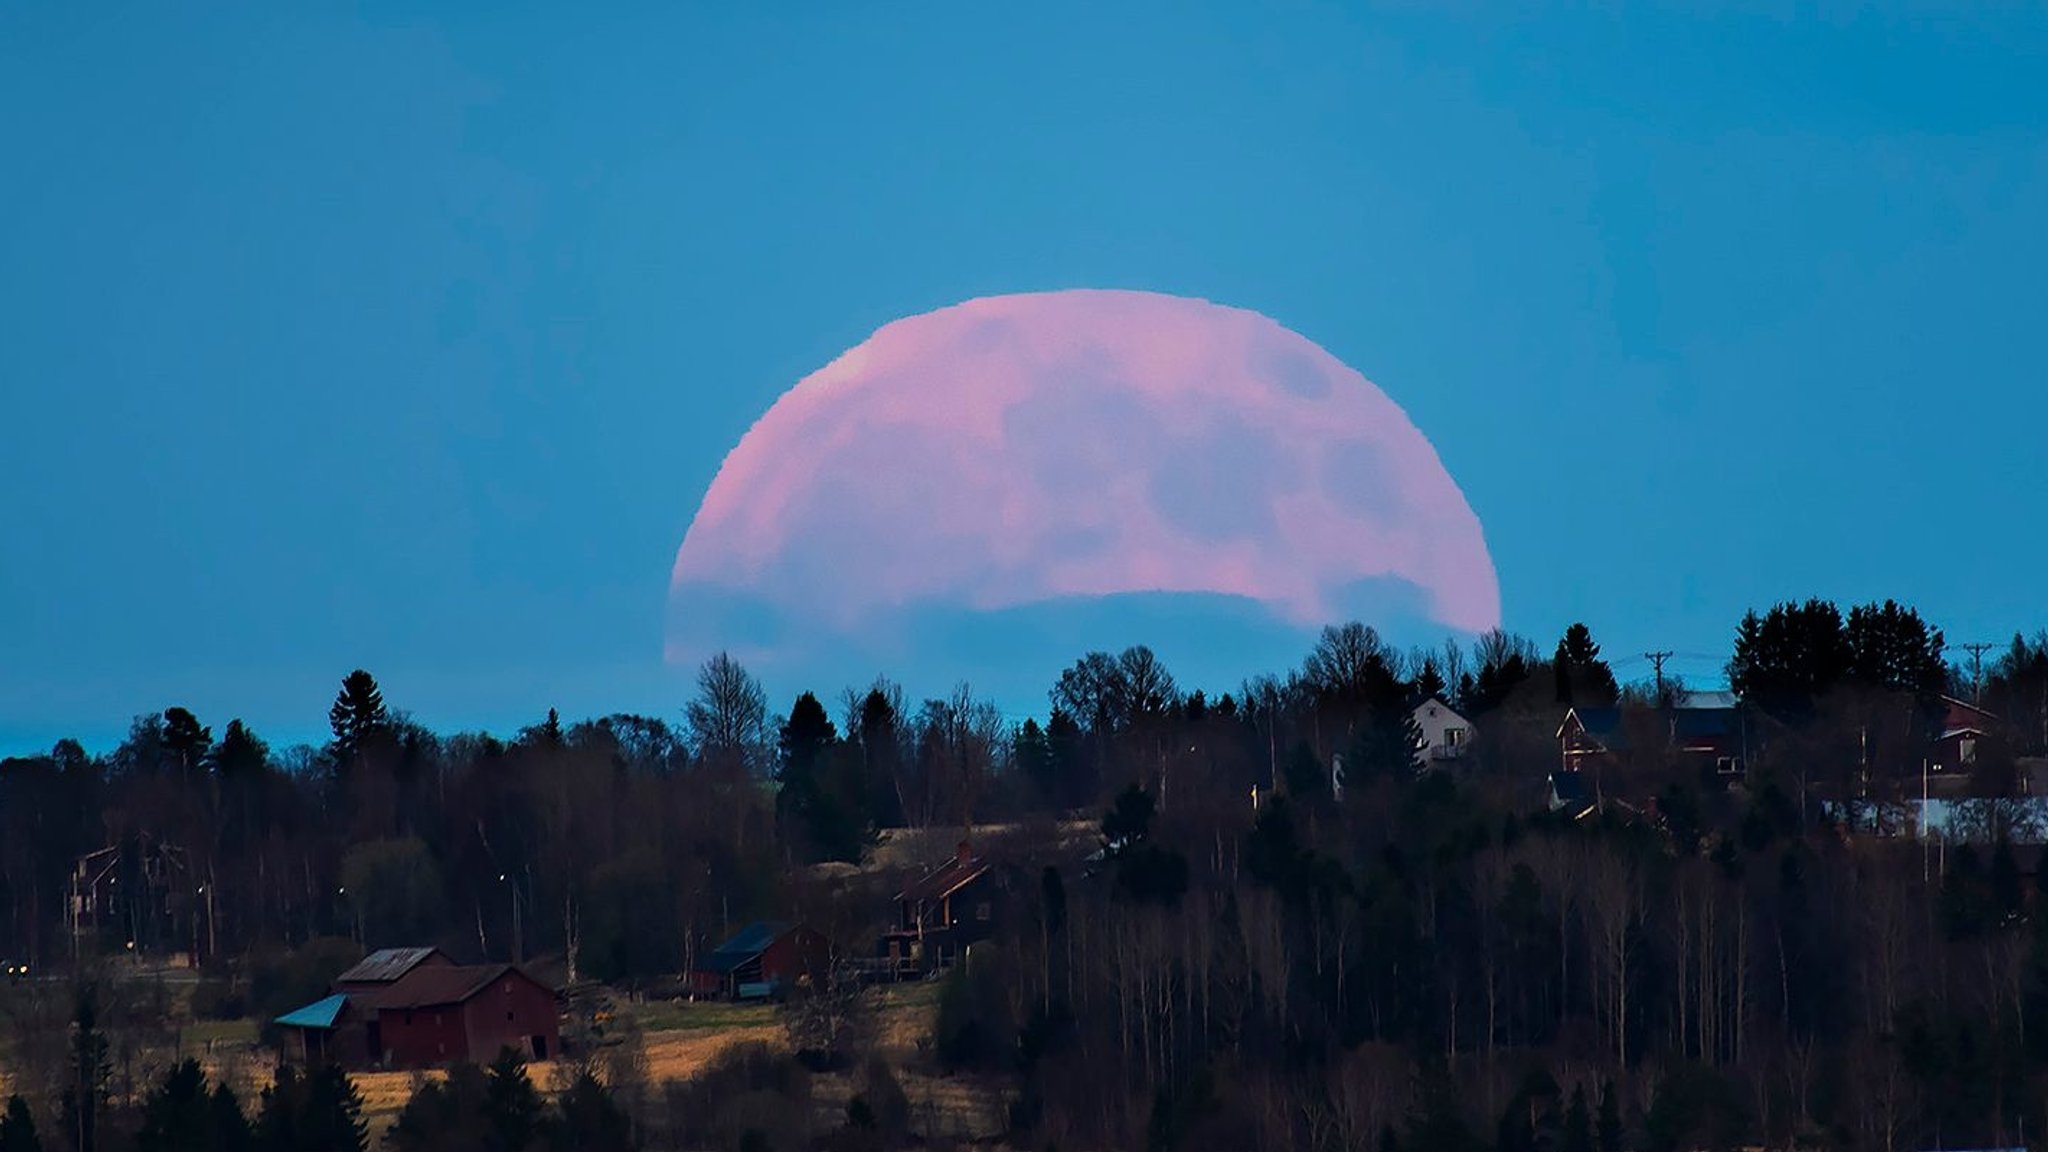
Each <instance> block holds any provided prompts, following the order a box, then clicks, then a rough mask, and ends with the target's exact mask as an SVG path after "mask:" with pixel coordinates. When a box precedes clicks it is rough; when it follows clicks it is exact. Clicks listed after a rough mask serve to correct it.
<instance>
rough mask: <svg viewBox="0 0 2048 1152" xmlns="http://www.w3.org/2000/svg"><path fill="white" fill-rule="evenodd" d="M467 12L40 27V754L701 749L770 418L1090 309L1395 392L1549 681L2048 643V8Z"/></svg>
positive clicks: (2, 30) (32, 297)
mask: <svg viewBox="0 0 2048 1152" xmlns="http://www.w3.org/2000/svg"><path fill="white" fill-rule="evenodd" d="M421 7H422V6H418V5H368V6H362V7H359V8H356V9H354V10H352V11H343V10H341V9H340V8H339V7H334V8H318V7H315V6H298V5H289V6H279V5H255V4H251V5H246V6H241V7H239V8H237V7H236V6H233V5H218V6H209V11H208V12H206V13H204V14H200V15H195V14H192V13H189V12H174V11H173V10H170V9H165V8H162V7H154V8H150V7H135V8H116V7H106V8H96V7H92V6H78V5H60V4H37V5H15V6H10V7H9V8H7V9H5V10H0V751H9V750H19V749H21V748H27V747H38V746H47V744H48V743H49V742H50V741H51V740H52V739H54V738H56V737H57V736H59V735H63V734H67V733H75V734H78V735H81V736H84V737H86V738H87V739H88V743H89V744H104V743H105V742H106V741H107V740H108V739H110V738H111V737H113V736H114V735H116V734H118V732H119V730H120V729H122V728H123V727H125V724H126V721H127V718H128V717H129V716H130V715H132V714H135V713H139V712H144V711H150V710H156V709H161V708H163V707H165V706H167V705H171V704H183V705H187V706H190V707H192V708H194V709H195V710H196V711H198V712H199V713H200V715H201V717H202V718H203V719H205V720H208V721H210V722H212V723H214V724H216V725H219V724H223V723H225V721H226V719H227V718H228V717H229V716H231V715H241V716H244V717H246V718H248V719H249V720H250V721H251V722H252V723H254V724H255V725H256V726H257V727H258V729H259V731H264V732H267V733H269V734H271V735H272V736H273V738H276V739H279V740H289V739H297V738H307V737H312V736H316V735H317V734H318V733H319V732H320V730H321V728H322V726H323V723H324V716H325V709H326V704H327V702H328V701H329V700H330V699H331V697H332V695H333V692H334V686H335V684H336V683H337V682H338V680H339V679H340V677H341V676H342V674H344V673H345V672H347V671H348V670H349V669H350V668H353V667H356V666H358V665H360V666H364V667H368V668H370V669H371V670H372V671H373V672H375V673H376V674H377V675H378V676H379V677H380V679H382V680H383V681H384V683H385V687H386V694H387V696H388V697H389V698H390V699H391V701H392V702H393V703H394V704H395V705H397V706H400V707H404V708H408V709H410V710H411V711H413V712H414V713H415V714H416V715H417V716H418V717H419V718H420V719H422V720H423V721H426V722H428V723H430V724H433V725H435V726H437V727H444V728H453V727H466V726H489V727H492V728H495V729H498V730H501V731H502V730H507V729H510V728H512V727H515V726H517V725H518V724H520V723H524V722H527V721H529V720H530V719H531V718H532V717H534V716H536V715H538V714H539V713H541V712H543V711H544V710H545V709H546V708H547V707H548V706H549V705H551V704H553V705H558V706H559V707H561V709H562V710H563V712H564V714H565V715H570V716H580V715H585V714H589V713H592V712H598V711H609V710H637V711H644V712H650V713H655V714H660V715H665V716H669V717H671V718H673V717H674V716H675V715H676V714H677V711H678V709H679V708H680V706H681V704H682V702H683V700H684V698H685V697H686V695H687V692H688V684H687V675H686V674H685V673H684V672H682V671H678V670H673V669H665V668H663V667H662V665H661V663H660V651H661V640H662V611H663V604H664V591H665V585H666V579H667V574H668V567H669V564H670V562H671V560H672V559H673V556H674V553H675V549H676V546H677V544H678V543H679V542H680V541H681V538H682V534H683V531H684V529H685V528H686V527H687V525H688V522H689V518H690V515H691V513H692V511H693V510H694V508H695V505H696V502H697V500H698V499H699V498H700V497H701V495H702V494H703V492H704V490H705V487H706V486H707V485H708V483H709V482H710V479H711V477H712V475H713V473H714V472H715V470H716V468H717V466H718V463H719V461H720V459H721V458H722V457H723V455H724V453H725V452H726V450H727V449H728V448H729V447H730V446H731V445H732V444H733V443H734V442H735V441H736V440H737V439H738V437H739V436H740V434H741V433H742V432H744V431H745V430H746V428H747V427H748V425H749V424H750V423H751V422H752V420H753V419H754V418H755V417H756V416H757V415H758V414H759V413H760V412H761V411H762V410H764V409H765V408H766V407H767V406H768V405H769V404H770V403H771V402H772V401H773V400H774V398H775V397H776V396H777V395H778V394H779V393H780V392H781V391H782V390H783V389H784V388H786V387H787V386H788V385H790V384H791V383H793V382H794V381H795V380H796V379H797V378H799V377H800V376H802V375H803V374H805V373H806V372H809V371H811V370H812V369H815V368H816V367H818V366H820V365H822V364H823V363H825V362H826V361H828V360H829V359H831V357H832V356H834V355H835V354H836V353H838V352H839V351H840V350H842V349H844V348H846V347H848V346H850V345H852V344H854V343H856V342H858V341H859V340H861V339H862V338H864V337H865V336H866V335H867V334H868V333H869V332H871V331H872V330H873V329H874V328H876V327H878V326H879V325H881V324H883V323H886V322H887V321H889V320H891V319H894V318H896V317H898V316H902V315H906V314H910V313H915V312H922V311H926V310H929V309H932V308H936V307H940V306H943V305H946V304H950V303H954V302H956V301H959V300H962V299H966V298H969V297H973V296H978V295H985V294H989V293H996V292H1008V291H1024V290H1033V289H1047V288H1060V287H1076V286H1096V287H1125V288H1141V289H1149V290H1154V291H1162V292H1170V293H1175V294H1181V295H1190V296H1201V297H1206V298H1210V299H1214V300H1218V301H1220V302H1224V303H1229V304H1234V305H1239V306H1242V307H1247V308H1252V309H1255V310H1257V311H1259V312H1262V313H1265V314H1266V315H1269V316H1272V317H1273V318H1275V319H1277V320H1279V321H1280V322H1282V323H1283V324H1286V325H1287V326H1289V327H1291V328H1293V329H1294V330H1296V331H1298V332H1301V333H1302V334H1304V335H1306V336H1308V337H1309V338H1310V339H1313V340H1315V341H1317V342H1318V343H1320V344H1322V345H1323V346H1324V347H1326V348H1328V349H1329V350H1330V351H1331V352H1332V353H1334V354H1335V355H1336V356H1338V357H1339V358H1340V359H1342V360H1344V361H1345V362H1346V363H1348V364H1350V365H1352V366H1354V367H1356V368H1358V369H1359V370H1360V371H1362V372H1364V373H1365V374H1366V375H1367V376H1368V377H1371V378H1372V379H1373V380H1374V381H1376V382H1377V383H1378V384H1379V385H1380V386H1381V387H1382V388H1383V389H1385V390H1386V391H1387V392H1388V393H1389V394H1390V395H1392V396H1393V397H1394V399H1395V400H1396V401H1398V402H1399V403H1401V404H1402V405H1403V406H1404V407H1405V408H1406V409H1407V411H1408V412H1409V414H1410V416H1411V417H1412V418H1413V419H1414V420H1415V422H1416V424H1417V425H1418V426H1419V427H1420V428H1421V429H1422V430H1423V432H1424V433H1425V434H1426V435H1428V436H1429V437H1430V438H1431V439H1432V440H1433V441H1434V442H1435V443H1436V446H1437V448H1438V451H1439V452H1440V454H1441V455H1442V457H1443V459H1444V462H1445V464H1446V466H1447V467H1448V468H1449V469H1450V471H1451V473H1452V475H1453V476H1454V477H1456V478H1457V480H1458V481H1459V483H1460V484H1461V485H1462V486H1463V488H1464V490H1465V493H1466V496H1467V498H1468V499H1469V500H1470V502H1471V503H1472V505H1473V507H1474V509H1475V510H1476V511H1477V512H1478V514H1479V516H1480V519H1481V521H1482V522H1483V523H1484V524H1485V526H1486V529H1487V536H1488V541H1489V544H1490V546H1491V548H1492V550H1493V554H1494V559H1495V563H1496V565H1497V567H1498V568H1499V572H1500V579H1501V587H1502V596H1503V602H1504V610H1505V614H1506V617H1507V622H1508V625H1509V626H1510V627H1511V628H1513V629H1516V630H1519V631H1523V632H1526V633H1528V634H1530V635H1532V636H1535V637H1537V638H1538V639H1539V640H1540V641H1542V642H1543V643H1546V644H1548V643H1550V642H1551V641H1553V640H1554V638H1555V636H1556V635H1557V633H1558V632H1559V631H1561V630H1562V628H1563V626H1564V625H1565V624H1566V623H1568V622H1569V621H1571V620H1573V619H1579V618H1583V619H1586V620H1587V621H1589V622H1590V623H1591V624H1592V625H1593V627H1594V630H1595V633H1596V635H1597V636H1599V637H1600V638H1601V639H1602V640H1603V641H1605V642H1606V644H1607V647H1608V649H1609V651H1610V653H1611V654H1615V655H1620V654H1623V653H1628V652H1638V651H1641V650H1643V649H1646V648H1650V647H1657V648H1668V649H1676V650H1678V651H1680V652H1684V653H1701V654H1706V655H1707V656H1710V657H1712V658H1706V659H1702V658H1698V657H1693V658H1690V659H1691V663H1690V664H1688V663H1687V662H1686V660H1680V661H1678V662H1677V664H1676V666H1678V667H1679V668H1680V670H1681V671H1684V672H1687V673H1688V674H1693V675H1707V674H1710V673H1711V672H1712V671H1713V668H1714V665H1715V664H1716V663H1717V661H1718V654H1720V653H1723V652H1725V650H1726V648H1727V645H1728V639H1729V635H1730V633H1731V631H1732V628H1733V625H1734V622H1735V620H1736V619H1737V618H1738V617H1739V616H1740V614H1741V613H1742V611H1743V610H1744V609H1745V608H1747V607H1749V606H1751V605H1759V604H1764V603H1768V602H1770V601H1772V600H1775V599H1780V598H1785V597H1790V596H1806V595H1809V594H1818V595H1825V596H1833V597H1838V598H1842V599H1844V600H1852V599H1866V598H1871V597H1883V596H1897V597H1899V598H1901V599H1903V600H1906V601H1908V602H1911V603H1913V604H1916V605H1918V606H1919V607H1921V608H1922V609H1923V611H1925V612H1926V613H1927V614H1928V615H1929V616H1930V617H1932V618H1933V619H1934V620H1935V621H1936V622H1938V623H1940V624H1942V625H1943V626H1945V627H1946V628H1947V630H1948V633H1949V635H1950V637H1951V639H1953V640H1966V639H1980V638H1981V639H1987V640H1996V639H1998V638H2000V637H2002V636H2008V635H2010V633H2011V632H2013V631H2014V630H2015V629H2020V628H2024V629H2026V630H2028V631H2031V630H2033V629H2034V628H2037V627H2040V626H2043V625H2048V605H2044V604H2043V602H2042V601H2041V599H2040V598H2039V595H2038V588H2039V587H2040V584H2039V573H2040V572H2041V571H2042V570H2043V569H2044V566H2048V536H2044V535H2043V534H2042V533H2041V531H2040V529H2039V526H2038V524H2039V520H2040V517H2041V514H2040V512H2039V510H2038V505H2039V502H2040V499H2041V495H2042V493H2044V492H2048V462H2044V460H2043V455H2042V453H2041V451H2040V444H2041V429H2042V427H2043V418H2044V416H2048V398H2044V395H2043V390H2042V385H2043V382H2044V380H2043V378H2044V373H2043V369H2042V362H2043V356H2042V341H2043V337H2042V335H2041V333H2042V330H2043V328H2044V325H2043V324H2042V323H2041V318H2042V317H2043V316H2048V220H2044V215H2048V212H2044V207H2048V85H2043V84H2042V83H2041V82H2040V80H2039V77H2040V76H2041V75H2044V74H2048V10H2043V9H2039V8H2029V9H2021V8H2019V7H2017V6H2016V7H2015V8H2014V9H2012V10H2006V11H2000V12H1987V13H1982V14H1969V13H1966V12H1963V11H1961V9H1962V8H1963V7H1964V6H1959V5H1905V4H1901V5H1897V6H1891V7H1886V8H1847V7H1844V8H1841V9H1839V10H1833V9H1830V10H1828V11H1824V12H1821V13H1820V14H1818V15H1808V16H1803V17H1800V18H1798V19H1782V18H1779V17H1778V16H1775V15H1771V14H1768V13H1765V12H1763V11H1762V10H1760V9H1759V10H1754V11H1748V12H1744V11H1730V12H1728V13H1727V14H1723V15H1717V16H1714V17H1711V18H1708V17H1700V16H1695V15H1692V14H1689V13H1688V12H1687V11H1685V9H1690V8H1692V7H1696V6H1691V5H1684V6H1666V7H1664V8H1662V9H1659V8H1653V7H1650V6H1641V7H1637V6H1631V7H1630V9H1629V12H1628V14H1627V15H1625V16H1617V15H1612V14H1605V15H1595V14H1583V13H1582V14H1569V15H1567V14H1560V15H1557V16H1511V15H1508V14H1506V13H1505V12H1499V11H1497V9H1498V8H1505V6H1493V5H1441V6H1439V5H1395V6H1390V7H1387V8H1383V9H1373V8H1371V7H1369V6H1365V5H1305V4H1282V5H1267V6H1246V5H1216V6H1201V5H1184V4H1174V5H1167V4H1134V5H1115V6H1106V5H1096V4H1071V5H1069V4H1057V3H1050V4H1034V5H975V4H958V3H949V4H930V5H822V4H821V5H808V6H807V5H783V6H776V7H777V8H778V13H777V14H776V15H775V16H774V17H772V18H771V17H769V16H766V15H764V14H763V12H762V11H761V9H764V8H766V7H769V6H763V5H716V6H713V5H650V6H647V7H646V8H644V9H639V10H635V9H630V8H614V9H613V10H611V11H610V12H609V13H607V14H605V15H603V16H592V15H590V14H588V13H584V12H577V11H572V10H568V9H562V8H561V7H560V6H552V7H550V8H539V7H536V8H531V9H524V10H514V9H509V8H506V7H502V6H484V5H477V6H473V7H453V6H451V7H445V8H443V9H441V10H440V11H438V12H436V13H433V14H429V15H421V14H420V11H419V9H420V8H421ZM1106 8H1114V9H1115V10H1114V11H1105V10H1104V9H1106ZM1951 9H1955V10H1954V11H1951ZM1161 647H1162V649H1163V650H1164V651H1165V652H1166V654H1167V655H1168V656H1169V658H1170V657H1171V650H1170V648H1168V647H1167V646H1165V645H1162V646H1161ZM1637 663H1640V661H1638V662H1637ZM1621 671H1622V672H1623V673H1624V676H1628V675H1631V674H1635V673H1636V671H1637V670H1636V669H1635V667H1634V665H1626V666H1624V667H1623V668H1622V669H1621ZM899 672H900V676H901V678H902V679H904V680H906V681H908V682H909V684H910V686H911V688H912V690H913V691H914V692H930V693H937V692H939V691H941V690H943V689H944V688H945V687H946V686H947V682H948V679H949V678H948V677H947V676H946V673H945V671H944V670H943V669H934V670H922V669H903V670H899ZM819 687H820V688H823V689H826V690H830V691H836V688H837V686H836V685H831V686H827V685H820V686H819ZM777 703H778V704H782V703H786V701H781V700H778V701H777Z"/></svg>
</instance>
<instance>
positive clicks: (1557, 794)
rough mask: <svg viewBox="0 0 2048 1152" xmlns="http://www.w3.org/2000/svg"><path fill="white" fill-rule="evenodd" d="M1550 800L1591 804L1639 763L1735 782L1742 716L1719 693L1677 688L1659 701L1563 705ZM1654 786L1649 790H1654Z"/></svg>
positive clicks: (1740, 769) (1744, 759)
mask: <svg viewBox="0 0 2048 1152" xmlns="http://www.w3.org/2000/svg"><path fill="white" fill-rule="evenodd" d="M1556 740H1557V752H1558V764H1557V769H1556V771H1554V772H1552V773H1550V774H1549V777H1548V780H1547V784H1548V790H1549V806H1550V808H1551V810H1552V811H1556V810H1559V809H1562V808H1566V807H1572V808H1579V807H1581V806H1583V805H1586V804H1594V805H1597V804H1599V803H1601V802H1603V801H1605V800H1607V799H1612V798H1613V797H1611V796H1610V795H1609V792H1610V791H1611V784H1612V783H1613V782H1614V781H1615V780H1616V779H1618V773H1619V772H1621V771H1625V770H1628V769H1632V768H1636V767H1639V766H1640V764H1641V763H1649V762H1656V763H1661V764H1662V765H1663V766H1664V767H1665V768H1667V769H1669V770H1675V771H1679V772H1684V773H1689V774H1690V773H1697V774H1698V775H1699V776H1700V777H1706V776H1709V775H1711V776H1712V777H1714V778H1718V779H1721V780H1725V781H1728V782H1730V783H1736V782H1740V781H1741V780H1742V779H1743V776H1744V773H1745V772H1746V771H1747V770H1748V763H1749V757H1748V743H1749V732H1748V724H1747V719H1746V717H1745V716H1744V715H1743V712H1742V709H1741V707H1740V705H1739V704H1738V703H1737V702H1736V700H1735V697H1734V696H1733V695H1732V694H1730V693H1726V692H1704V693H1680V694H1679V695H1678V696H1677V697H1676V698H1674V699H1673V700H1672V701H1671V702H1670V703H1668V704H1665V705H1663V706H1661V707H1639V708H1630V707H1587V708H1579V707H1573V708H1567V709H1565V714H1564V719H1563V720H1561V721H1560V722H1559V723H1558V727H1557V732H1556ZM1653 791H1654V789H1653Z"/></svg>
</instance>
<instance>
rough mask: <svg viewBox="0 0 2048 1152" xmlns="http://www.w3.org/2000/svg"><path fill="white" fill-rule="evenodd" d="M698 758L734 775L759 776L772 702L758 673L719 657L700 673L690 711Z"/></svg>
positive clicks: (711, 660) (725, 657)
mask: <svg viewBox="0 0 2048 1152" xmlns="http://www.w3.org/2000/svg"><path fill="white" fill-rule="evenodd" d="M685 715H686V716H687V718H688V720H689V725H690V739H691V742H692V743H693V744H694V745H695V748H696V754H697V758H698V759H699V760H703V761H706V762H707V763H710V764H713V765H715V766H718V767H721V768H725V769H728V770H732V771H746V772H754V771H758V770H760V769H761V768H763V767H765V765H763V764H762V763H761V753H762V746H763V744H764V742H765V741H764V737H765V735H766V732H767V724H768V697H767V696H766V695H765V694H764V693H763V692H762V691H761V684H760V682H759V681H757V680H755V679H754V677H753V674H752V673H750V672H748V671H747V670H746V669H745V668H743V667H741V666H740V662H739V661H737V660H735V659H733V658H732V657H731V656H730V655H728V654H727V653H724V652H720V653H718V654H717V655H715V656H713V657H712V658H711V659H709V660H706V661H705V662H704V665H703V667H701V668H699V669H698V670H697V695H696V698H695V699H693V700H691V701H690V704H689V707H688V708H687V709H686V710H685Z"/></svg>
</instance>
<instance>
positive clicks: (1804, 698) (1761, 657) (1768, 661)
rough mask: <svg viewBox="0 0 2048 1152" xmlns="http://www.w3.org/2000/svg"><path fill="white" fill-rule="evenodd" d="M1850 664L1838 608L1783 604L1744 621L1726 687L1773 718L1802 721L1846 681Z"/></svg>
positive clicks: (1821, 602) (1816, 603) (1825, 603)
mask: <svg viewBox="0 0 2048 1152" xmlns="http://www.w3.org/2000/svg"><path fill="white" fill-rule="evenodd" d="M1850 659H1851V654H1850V649H1849V640H1848V637H1847V636H1846V635H1844V633H1843V629H1842V613H1841V610H1840V609H1839V608H1836V607H1835V606H1834V605H1833V604H1831V603H1829V602H1828V601H1826V600H1808V601H1807V602H1805V603H1804V604H1795V603H1793V602H1791V601H1787V602H1785V603H1783V604H1779V605H1776V606H1775V607H1773V608H1772V609H1771V610H1770V611H1769V612H1767V613H1765V614H1764V615H1762V616H1758V615H1757V614H1756V613H1755V612H1751V613H1749V614H1748V615H1746V616H1744V617H1743V618H1742V623H1741V625H1740V626H1739V627H1738V628H1737V629H1736V633H1735V655H1734V657H1733V658H1732V659H1731V660H1729V662H1728V684H1729V686H1730V687H1731V688H1733V689H1735V691H1736V692H1737V693H1739V694H1740V695H1741V696H1742V698H1743V700H1745V701H1746V702H1748V703H1751V704H1754V705H1756V706H1757V707H1759V708H1761V709H1763V710H1764V711H1766V712H1769V713H1771V714H1772V715H1774V716H1778V717H1780V718H1784V719H1798V718H1804V717H1806V716H1809V715H1811V713H1812V711H1813V706H1814V703H1815V702H1816V701H1818V700H1819V699H1820V697H1821V696H1823V695H1825V694H1826V693H1827V691H1828V690H1829V689H1831V688H1833V687H1834V686H1835V685H1837V684H1839V683H1841V681H1842V679H1843V677H1845V676H1847V675H1848V673H1849V667H1850Z"/></svg>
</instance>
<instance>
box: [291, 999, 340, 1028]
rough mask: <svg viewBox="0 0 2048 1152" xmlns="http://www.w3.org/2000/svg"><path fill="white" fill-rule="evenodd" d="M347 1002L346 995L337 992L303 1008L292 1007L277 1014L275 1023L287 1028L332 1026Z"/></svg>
mask: <svg viewBox="0 0 2048 1152" xmlns="http://www.w3.org/2000/svg"><path fill="white" fill-rule="evenodd" d="M347 1004H348V997H347V996H344V995H342V994H341V993H339V992H337V993H335V994H334V995H332V996H329V997H327V998H326V999H324V1000H315V1001H313V1002H312V1003H311V1004H308V1005H306V1006H305V1007H304V1008H294V1009H293V1010H291V1011H290V1012H287V1013H285V1014H284V1015H282V1016H279V1017H278V1018H277V1019H276V1021H274V1022H275V1023H278V1024H282V1025H284V1026H285V1027H287V1028H332V1027H334V1021H335V1020H336V1019H337V1018H339V1017H340V1016H341V1010H342V1008H343V1007H345V1006H346V1005H347Z"/></svg>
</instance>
